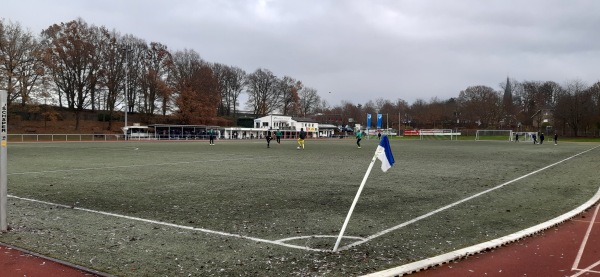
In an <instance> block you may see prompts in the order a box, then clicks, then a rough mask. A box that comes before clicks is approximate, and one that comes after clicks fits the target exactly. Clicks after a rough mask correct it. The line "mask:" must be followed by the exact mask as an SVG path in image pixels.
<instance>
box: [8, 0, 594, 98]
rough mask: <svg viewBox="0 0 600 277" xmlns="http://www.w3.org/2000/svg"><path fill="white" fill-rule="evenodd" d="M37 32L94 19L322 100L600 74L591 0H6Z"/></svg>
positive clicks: (443, 94) (439, 92) (430, 94)
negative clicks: (311, 91)
mask: <svg viewBox="0 0 600 277" xmlns="http://www.w3.org/2000/svg"><path fill="white" fill-rule="evenodd" d="M0 17H1V18H4V19H5V20H10V21H12V22H13V23H15V22H18V23H20V24H21V25H22V26H23V27H25V28H28V29H30V30H31V31H32V32H33V33H34V34H39V32H40V31H41V30H42V29H45V28H47V27H48V26H50V25H51V24H55V23H61V22H67V21H71V20H74V19H77V18H78V17H81V18H82V19H83V20H84V21H86V22H87V23H88V24H90V25H92V24H93V25H98V26H105V27H107V28H108V29H109V30H116V31H118V32H120V33H121V34H132V35H134V36H136V37H138V38H141V39H144V40H146V42H148V43H150V42H160V43H162V44H164V45H166V46H167V47H168V48H169V49H170V50H171V51H172V52H175V51H177V50H183V49H193V50H195V51H196V52H197V53H199V54H200V56H201V57H202V58H203V59H204V60H206V61H208V62H218V63H223V64H226V65H231V66H237V67H240V68H242V69H244V70H245V71H246V72H248V73H252V72H254V71H255V70H256V69H258V68H266V69H269V70H271V71H272V72H273V73H274V74H275V75H277V76H278V77H283V76H286V75H287V76H290V77H292V78H295V79H297V80H300V81H302V83H303V84H304V85H305V86H308V87H312V88H315V89H316V90H317V91H318V92H319V95H320V96H321V97H322V98H323V99H325V100H327V102H328V103H329V105H339V104H340V103H341V101H342V100H345V101H349V102H352V103H354V104H364V103H365V102H367V101H369V100H373V101H375V100H377V99H379V98H383V99H389V100H392V101H395V100H397V99H403V100H406V101H407V102H408V103H409V104H412V103H413V102H414V101H415V100H417V99H422V100H425V101H430V100H431V99H432V98H434V97H437V98H438V99H441V100H445V99H448V98H451V97H457V96H458V95H459V93H460V91H461V90H464V89H466V88H467V87H469V86H474V85H485V86H489V87H492V88H494V89H497V90H500V86H499V84H500V83H502V82H505V80H506V77H507V76H509V77H510V78H514V79H516V80H518V81H555V82H557V83H559V84H564V83H565V82H568V81H573V80H578V81H582V82H584V83H585V84H588V85H591V84H593V83H595V82H597V81H599V80H600V1H596V0H568V1H567V0H491V1H481V0H455V1H446V0H437V1H433V0H412V1H406V0H345V1H343V0H338V1H335V0H287V1H283V0H187V1H183V0H172V1H164V0H163V1H156V0H143V1H142V0H119V1H116V0H102V1H100V0H52V1H47V0H37V1H36V0H3V1H2V4H1V11H0Z"/></svg>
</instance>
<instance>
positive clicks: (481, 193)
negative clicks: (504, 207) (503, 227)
mask: <svg viewBox="0 0 600 277" xmlns="http://www.w3.org/2000/svg"><path fill="white" fill-rule="evenodd" d="M598 147H600V145H598V146H596V147H593V148H590V149H588V150H585V151H583V152H580V153H577V154H575V155H573V156H571V157H568V158H565V159H562V160H560V161H558V162H555V163H553V164H550V165H547V166H545V167H542V168H540V169H538V170H535V171H533V172H530V173H527V174H525V175H523V176H521V177H518V178H515V179H513V180H510V181H508V182H506V183H503V184H500V185H497V186H495V187H493V188H490V189H487V190H484V191H482V192H479V193H476V194H474V195H471V196H469V197H467V198H464V199H462V200H459V201H457V202H454V203H452V204H449V205H446V206H444V207H441V208H439V209H437V210H434V211H431V212H429V213H426V214H424V215H421V216H418V217H416V218H413V219H411V220H409V221H406V222H404V223H401V224H399V225H396V226H394V227H391V228H388V229H385V230H383V231H381V232H378V233H375V234H373V235H370V236H368V237H367V238H366V239H364V240H363V241H357V242H354V243H351V244H348V245H346V246H343V247H340V248H339V249H338V250H339V251H342V250H347V249H349V248H351V247H353V246H357V245H360V244H363V243H365V242H368V241H370V240H372V239H375V238H377V237H380V236H383V235H385V234H387V233H389V232H392V231H395V230H398V229H400V228H402V227H405V226H407V225H410V224H413V223H415V222H417V221H419V220H421V219H425V218H428V217H430V216H432V215H434V214H437V213H439V212H442V211H445V210H447V209H449V208H452V207H454V206H456V205H458V204H462V203H464V202H466V201H469V200H471V199H474V198H477V197H479V196H481V195H484V194H486V193H488V192H491V191H494V190H497V189H499V188H502V187H504V186H506V185H508V184H511V183H514V182H516V181H519V180H521V179H524V178H527V177H529V176H531V175H533V174H536V173H539V172H541V171H544V170H546V169H548V168H551V167H553V166H556V165H558V164H561V163H563V162H565V161H568V160H570V159H572V158H575V157H577V156H579V155H582V154H584V153H587V152H589V151H592V150H594V149H596V148H598Z"/></svg>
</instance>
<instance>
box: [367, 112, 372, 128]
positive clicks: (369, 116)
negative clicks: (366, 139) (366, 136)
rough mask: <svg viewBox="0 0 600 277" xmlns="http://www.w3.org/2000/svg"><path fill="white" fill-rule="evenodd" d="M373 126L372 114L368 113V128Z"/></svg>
mask: <svg viewBox="0 0 600 277" xmlns="http://www.w3.org/2000/svg"><path fill="white" fill-rule="evenodd" d="M369 128H371V114H370V113H368V114H367V129H369Z"/></svg>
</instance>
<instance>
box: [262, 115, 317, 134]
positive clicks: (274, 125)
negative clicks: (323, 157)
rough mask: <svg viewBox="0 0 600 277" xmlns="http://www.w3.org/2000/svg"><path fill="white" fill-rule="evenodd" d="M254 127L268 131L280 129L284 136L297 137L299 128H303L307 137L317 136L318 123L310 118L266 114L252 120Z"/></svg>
mask: <svg viewBox="0 0 600 277" xmlns="http://www.w3.org/2000/svg"><path fill="white" fill-rule="evenodd" d="M254 128H255V129H263V130H265V131H268V130H269V129H271V130H272V131H276V130H280V131H281V132H282V133H283V137H284V138H297V137H298V132H300V129H301V128H302V129H304V131H305V132H306V134H307V137H308V138H318V137H319V123H317V122H315V121H312V120H310V119H304V118H292V117H291V116H285V115H267V116H263V117H260V118H257V119H255V120H254Z"/></svg>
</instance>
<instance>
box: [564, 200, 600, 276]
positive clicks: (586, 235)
mask: <svg viewBox="0 0 600 277" xmlns="http://www.w3.org/2000/svg"><path fill="white" fill-rule="evenodd" d="M599 208H600V205H598V206H596V210H595V211H594V216H592V219H590V226H588V229H587V231H586V232H585V236H584V237H583V241H581V246H579V251H577V257H576V258H575V262H573V266H572V267H571V270H576V269H578V268H579V262H580V261H581V256H583V251H584V250H585V245H586V244H587V240H588V238H589V237H590V233H591V232H592V227H594V222H595V221H596V217H597V216H598V209H599Z"/></svg>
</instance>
